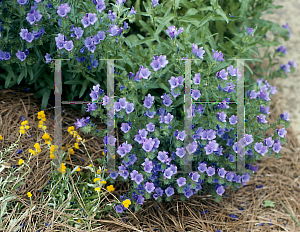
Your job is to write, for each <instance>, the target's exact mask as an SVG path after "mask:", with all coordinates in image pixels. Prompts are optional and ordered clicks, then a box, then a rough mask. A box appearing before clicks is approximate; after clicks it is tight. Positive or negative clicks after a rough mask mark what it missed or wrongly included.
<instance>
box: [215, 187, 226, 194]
mask: <svg viewBox="0 0 300 232" xmlns="http://www.w3.org/2000/svg"><path fill="white" fill-rule="evenodd" d="M216 192H217V194H219V195H220V196H222V194H223V193H224V192H225V188H224V186H223V185H221V186H219V187H218V188H217V190H216Z"/></svg>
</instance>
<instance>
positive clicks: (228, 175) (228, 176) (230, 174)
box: [226, 172, 235, 182]
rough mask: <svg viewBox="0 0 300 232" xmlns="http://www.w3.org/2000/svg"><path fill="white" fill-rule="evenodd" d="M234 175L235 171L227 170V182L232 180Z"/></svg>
mask: <svg viewBox="0 0 300 232" xmlns="http://www.w3.org/2000/svg"><path fill="white" fill-rule="evenodd" d="M234 177H235V173H234V172H228V173H227V174H226V180H228V181H229V182H232V181H233V180H234Z"/></svg>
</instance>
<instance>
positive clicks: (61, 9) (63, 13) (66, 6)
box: [57, 3, 71, 17]
mask: <svg viewBox="0 0 300 232" xmlns="http://www.w3.org/2000/svg"><path fill="white" fill-rule="evenodd" d="M70 11H71V7H70V6H69V4H68V3H65V4H61V5H60V6H59V7H58V8H57V14H59V15H60V16H61V17H65V16H66V15H67V14H68V13H69V12H70Z"/></svg>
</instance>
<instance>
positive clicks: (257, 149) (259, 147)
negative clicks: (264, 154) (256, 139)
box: [254, 142, 263, 153]
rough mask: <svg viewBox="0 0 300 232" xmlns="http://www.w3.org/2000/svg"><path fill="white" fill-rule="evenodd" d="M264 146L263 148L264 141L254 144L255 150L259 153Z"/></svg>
mask: <svg viewBox="0 0 300 232" xmlns="http://www.w3.org/2000/svg"><path fill="white" fill-rule="evenodd" d="M262 148H263V143H262V142H260V143H255V145H254V149H255V151H257V152H258V153H261V150H262Z"/></svg>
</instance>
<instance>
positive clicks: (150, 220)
mask: <svg viewBox="0 0 300 232" xmlns="http://www.w3.org/2000/svg"><path fill="white" fill-rule="evenodd" d="M24 88H25V86H22V88H20V87H14V88H12V89H8V90H0V99H1V102H0V103H1V104H0V134H1V135H2V137H3V139H2V140H0V149H1V151H2V152H3V151H4V149H5V148H8V147H9V146H10V145H12V144H14V143H15V141H17V139H18V137H19V128H20V126H21V123H22V119H21V117H25V120H27V121H28V124H26V125H29V127H30V128H29V129H28V130H26V133H25V134H24V135H22V136H21V138H20V140H19V142H18V145H17V146H15V147H13V149H11V150H10V151H9V152H7V153H6V155H5V157H2V158H1V166H2V168H1V169H0V170H2V171H1V181H2V182H1V188H0V189H1V195H0V197H1V207H0V208H1V211H0V213H1V215H0V216H1V218H0V220H1V223H0V225H1V231H223V232H224V231H299V230H300V224H299V221H300V213H299V212H300V203H299V201H298V197H299V194H300V191H299V190H300V180H299V170H300V162H299V157H300V156H299V147H300V146H299V143H298V141H297V139H296V137H295V134H294V132H293V130H292V128H288V130H287V131H288V133H287V134H288V135H287V143H286V145H284V147H283V148H282V152H281V154H282V156H281V158H280V159H275V158H273V157H263V158H262V160H260V161H258V162H257V164H258V167H259V168H258V172H257V173H256V174H255V175H254V178H253V179H251V180H250V181H249V183H248V184H247V185H246V186H244V187H242V188H240V189H238V190H237V191H233V190H230V191H228V195H226V196H225V197H224V200H223V201H221V202H220V203H216V202H214V201H212V200H210V199H209V198H208V196H198V195H196V196H195V197H193V198H192V199H190V200H187V201H185V202H181V201H180V199H179V198H178V199H177V198H175V199H174V201H172V202H170V203H168V204H164V205H162V204H161V203H157V202H155V201H154V200H147V201H145V202H144V205H143V209H142V210H141V211H139V212H137V213H134V212H130V213H129V214H128V215H126V216H125V217H118V216H117V214H116V213H115V211H114V209H109V204H110V202H112V201H116V200H117V199H118V197H119V196H120V195H122V193H124V191H128V187H129V186H128V185H127V184H126V182H124V183H120V182H118V181H116V183H115V185H114V186H113V187H114V188H112V189H111V190H113V189H114V190H113V191H110V192H109V191H107V189H106V188H107V186H110V183H106V184H105V185H103V186H102V187H101V191H100V192H97V191H95V190H94V189H92V188H91V190H93V193H91V192H92V191H91V192H89V193H88V194H87V195H90V199H89V197H87V195H85V193H84V192H86V191H89V190H86V189H84V187H82V186H87V184H94V183H93V178H92V176H89V173H91V171H90V170H89V169H88V167H89V165H90V164H91V162H90V161H89V156H88V154H87V152H86V151H85V149H84V147H83V146H82V145H80V146H79V149H74V154H72V153H73V152H70V156H69V155H68V156H65V158H66V159H65V160H64V161H63V162H64V163H65V165H66V166H67V167H69V168H70V169H71V170H73V169H75V168H76V167H80V170H78V171H76V170H77V169H76V170H75V171H74V173H73V174H72V175H70V176H69V177H68V178H67V177H64V178H63V179H65V178H66V180H65V181H67V180H68V181H69V184H68V187H69V188H71V189H73V190H74V191H73V190H69V191H68V190H66V189H63V191H62V189H61V186H63V183H64V184H66V183H65V182H64V181H63V179H61V178H60V177H59V176H54V175H50V173H51V169H52V167H51V164H50V162H51V158H50V151H49V149H47V148H46V147H47V144H45V142H44V139H43V136H44V132H43V130H42V129H41V128H39V124H40V123H39V121H40V119H38V118H37V115H38V114H37V113H38V112H39V111H40V105H41V102H40V101H39V100H36V99H35V97H34V93H30V92H25V91H24ZM14 93H15V94H14ZM283 99H284V96H282V95H281V93H280V92H278V93H276V94H275V95H274V97H273V98H272V100H271V105H270V118H269V120H268V121H269V122H268V123H274V120H276V118H277V117H279V115H280V113H281V112H282V109H281V103H280V102H282V101H283ZM63 109H64V110H63V113H62V118H63V144H65V147H67V145H66V144H70V145H71V146H73V144H74V143H75V142H76V141H75V138H74V136H72V135H70V133H69V132H68V131H67V128H68V127H71V126H73V125H74V123H75V122H76V119H77V118H81V117H85V116H86V115H81V113H80V112H77V111H75V110H74V109H72V108H71V107H69V106H63ZM44 114H45V118H46V121H45V122H44V124H43V125H44V126H46V127H47V132H48V134H49V135H50V137H51V138H53V136H54V119H53V118H52V117H53V116H54V109H53V107H52V106H51V105H50V104H49V105H48V108H47V109H46V110H45V111H44ZM23 124H24V123H23ZM104 128H105V125H102V124H99V125H97V129H104ZM25 129H26V128H25ZM276 129H277V128H276ZM270 130H272V129H270ZM119 133H120V130H118V131H116V137H117V145H118V146H119V144H120V143H122V142H123V141H121V140H120V139H119ZM268 133H269V131H267V132H266V135H265V136H266V137H267V136H268ZM31 135H32V136H31ZM79 136H80V137H81V138H82V140H85V145H86V148H87V151H88V153H89V155H90V158H91V160H92V161H93V164H94V165H95V167H98V166H99V167H101V163H99V162H98V161H97V159H98V160H99V157H101V156H103V155H102V152H103V149H104V144H103V142H102V141H101V140H99V139H97V138H93V137H92V136H91V135H81V134H80V135H79ZM36 143H39V144H40V149H41V152H39V153H38V154H37V155H35V156H32V157H31V159H30V162H28V163H27V161H28V160H29V157H30V152H29V149H32V150H35V144H36ZM78 144H79V143H78ZM20 150H22V152H20ZM37 150H38V149H37ZM2 154H3V153H2ZM67 157H69V158H67ZM20 159H22V160H23V161H24V163H27V165H28V166H27V165H26V166H23V168H22V170H21V171H22V172H21V171H19V172H16V173H15V174H14V176H15V177H16V178H17V179H20V177H22V176H23V179H22V180H21V181H20V182H19V183H22V184H21V185H20V187H19V188H17V189H14V190H11V189H12V186H13V185H14V181H16V180H17V179H15V180H13V181H12V182H9V183H6V184H5V183H4V182H3V180H5V179H6V178H7V177H8V176H9V174H10V173H11V172H12V170H13V168H14V167H15V168H18V167H20V166H19V161H20ZM21 165H24V164H21ZM3 167H4V168H3ZM29 168H30V169H29ZM83 173H85V174H83ZM24 174H26V175H24ZM60 175H61V176H63V175H62V174H60ZM64 175H65V174H64ZM79 179H80V181H78V180H79ZM59 180H60V183H56V182H57V181H59ZM55 185H57V188H58V191H57V190H55ZM5 186H8V188H7V190H6V191H4V190H5V188H6V187H5ZM71 186H72V187H71ZM65 188H67V187H65ZM86 188H87V187H86ZM54 191H56V193H55V194H57V193H58V194H57V195H55V194H54ZM29 192H30V194H28V193H29ZM4 193H5V194H4ZM98 193H99V194H100V193H105V194H104V195H102V196H100V197H97V194H98ZM31 195H32V196H31ZM95 195H96V197H93V196H95ZM29 196H30V197H29ZM73 196H74V197H75V199H78V202H77V204H73V203H71V202H70V198H71V197H73ZM81 196H83V197H81ZM53 198H60V199H56V200H55V199H53ZM93 198H94V199H93ZM55 202H60V204H55ZM91 202H93V204H91ZM51 203H52V204H51ZM98 203H99V204H98ZM97 204H98V205H97ZM70 205H73V207H70ZM95 205H97V208H96V212H101V213H100V214H98V215H101V216H100V217H99V216H97V215H96V216H95V213H94V212H90V211H89V210H87V209H91V208H92V207H93V206H95ZM76 207H77V209H76ZM81 209H83V210H81Z"/></svg>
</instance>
